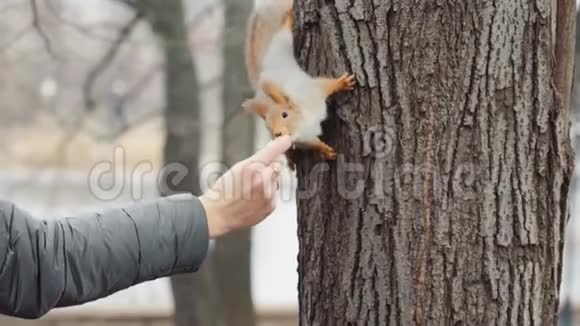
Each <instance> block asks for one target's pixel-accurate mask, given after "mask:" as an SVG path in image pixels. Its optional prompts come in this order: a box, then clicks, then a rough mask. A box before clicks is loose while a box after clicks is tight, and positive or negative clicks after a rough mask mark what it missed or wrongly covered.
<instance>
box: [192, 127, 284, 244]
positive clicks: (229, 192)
mask: <svg viewBox="0 0 580 326" xmlns="http://www.w3.org/2000/svg"><path fill="white" fill-rule="evenodd" d="M291 145H292V138H291V137H290V136H281V137H277V138H276V139H274V140H272V141H271V142H270V143H269V144H268V145H266V146H265V147H264V148H263V149H261V150H260V151H258V152H257V153H256V154H254V155H253V156H251V157H250V158H248V159H246V160H243V161H241V162H239V163H237V164H236V165H234V166H233V167H232V168H231V169H230V170H228V171H227V172H226V173H225V174H224V175H222V176H221V177H220V178H219V179H218V180H217V181H216V183H215V185H214V186H213V187H211V188H210V189H209V190H208V191H207V192H206V193H205V194H204V195H203V196H201V197H200V201H201V203H202V205H203V207H204V208H205V211H206V215H207V221H208V227H209V236H210V238H216V237H219V236H221V235H224V234H227V233H229V232H231V231H234V230H237V229H241V228H245V227H250V226H253V225H256V224H258V223H260V222H261V221H262V220H264V219H265V218H266V217H267V216H268V215H270V213H272V212H273V211H274V209H275V208H276V191H277V190H278V176H279V174H280V171H281V170H282V165H281V162H280V157H281V155H282V154H284V152H286V151H287V150H288V149H289V148H290V146H291Z"/></svg>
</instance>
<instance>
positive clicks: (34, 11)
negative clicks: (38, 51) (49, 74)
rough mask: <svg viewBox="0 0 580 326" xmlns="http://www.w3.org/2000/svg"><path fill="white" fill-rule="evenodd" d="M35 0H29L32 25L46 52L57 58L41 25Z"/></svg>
mask: <svg viewBox="0 0 580 326" xmlns="http://www.w3.org/2000/svg"><path fill="white" fill-rule="evenodd" d="M36 1H37V0H30V10H31V11H32V26H34V29H35V30H36V33H38V36H40V39H41V40H42V42H43V44H44V48H45V49H46V52H48V54H49V55H50V56H51V57H53V58H54V59H58V56H57V55H56V52H54V49H53V48H52V42H51V41H50V38H49V37H48V34H46V32H45V30H44V28H43V27H42V23H41V22H40V14H39V12H38V3H37V2H36Z"/></svg>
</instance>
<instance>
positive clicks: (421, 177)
mask: <svg viewBox="0 0 580 326" xmlns="http://www.w3.org/2000/svg"><path fill="white" fill-rule="evenodd" d="M294 10H295V12H294V14H295V16H296V17H295V18H296V25H295V38H296V44H295V49H296V54H297V56H298V58H299V60H300V62H301V63H302V64H303V66H304V67H305V68H306V69H307V70H308V71H309V72H310V73H313V74H317V75H321V74H322V75H334V76H338V75H339V74H341V73H343V72H344V71H350V72H353V73H354V74H355V75H356V77H357V80H358V82H359V84H360V87H359V88H358V89H357V90H355V91H354V92H353V93H352V94H345V95H339V96H337V97H335V98H334V99H333V100H332V102H331V106H330V111H331V113H330V119H329V121H328V122H327V123H326V124H325V126H324V127H325V128H324V130H325V132H324V138H325V140H327V141H328V142H329V143H330V144H331V145H334V146H335V147H336V149H337V150H338V152H339V153H340V156H339V159H338V160H337V161H336V162H332V163H330V164H329V165H328V166H325V165H319V164H320V163H321V160H320V159H319V158H317V157H315V156H314V155H312V154H309V153H303V154H302V155H301V158H300V160H299V162H298V163H299V164H298V178H299V193H298V195H299V229H298V235H299V238H300V254H299V257H298V260H299V274H300V278H299V293H300V322H301V325H347V324H348V325H355V324H356V325H386V324H389V325H481V324H484V323H485V324H498V325H554V324H556V319H557V304H558V287H559V284H560V272H561V254H562V252H561V249H562V242H563V235H564V226H565V223H566V220H567V215H568V206H567V198H566V197H567V193H568V187H569V182H570V178H571V171H572V152H571V147H570V141H569V135H568V132H569V121H568V115H567V114H566V110H567V109H565V108H564V106H563V105H562V97H560V96H559V92H558V90H557V89H556V88H555V86H554V85H560V84H566V83H567V82H568V81H564V82H563V83H560V82H558V81H555V80H554V78H553V75H554V73H555V66H556V64H555V62H554V60H553V58H554V57H556V58H558V55H556V56H555V55H554V51H555V48H556V46H555V45H554V40H553V36H552V28H551V22H552V21H553V19H554V17H555V12H553V11H552V6H551V1H550V0H537V1H526V0H482V1H447V2H445V1H431V0H422V1H407V0H355V1H345V0H336V1H333V2H328V1H320V0H300V1H296V2H295V8H294ZM558 59H561V58H558ZM562 71H565V70H562ZM564 75H566V74H564ZM568 85H569V84H568ZM564 92H566V90H564ZM563 96H567V95H566V94H564V95H563Z"/></svg>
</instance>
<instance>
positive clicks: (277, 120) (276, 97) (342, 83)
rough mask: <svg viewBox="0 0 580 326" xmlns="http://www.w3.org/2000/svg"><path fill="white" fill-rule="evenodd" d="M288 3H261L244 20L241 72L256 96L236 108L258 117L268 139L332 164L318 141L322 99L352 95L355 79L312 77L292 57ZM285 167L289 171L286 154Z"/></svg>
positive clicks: (329, 152) (323, 116) (330, 154)
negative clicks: (283, 139)
mask: <svg viewBox="0 0 580 326" xmlns="http://www.w3.org/2000/svg"><path fill="white" fill-rule="evenodd" d="M292 24H293V15H292V0H263V1H262V3H261V4H257V5H256V7H255V8H254V10H253V12H252V15H251V16H250V20H249V24H248V31H247V39H246V67H247V71H248V76H249V79H250V82H251V84H252V86H253V88H254V90H255V91H256V94H255V96H254V98H251V99H248V100H246V101H245V102H244V103H243V104H242V107H243V108H244V109H246V110H247V111H250V112H253V113H256V114H257V115H258V116H259V117H261V118H262V119H263V120H264V121H265V123H266V127H267V128H268V130H269V131H270V133H271V135H272V137H279V136H282V135H290V136H292V138H293V140H294V146H295V147H296V148H300V149H310V150H314V151H318V152H319V153H320V154H321V155H322V157H324V159H326V160H335V159H336V151H335V150H334V148H332V147H331V146H329V145H328V144H326V143H324V142H323V141H322V140H320V138H319V137H318V136H320V135H321V134H322V128H321V126H320V123H321V122H322V121H324V120H325V119H326V118H327V113H326V111H327V106H326V99H327V97H328V96H330V95H332V94H335V93H337V92H340V91H345V90H352V89H354V86H355V84H356V80H355V77H354V76H353V75H351V74H346V73H345V74H343V75H342V76H340V77H339V78H323V77H312V76H310V75H308V74H307V73H306V72H305V71H304V70H303V69H302V68H301V67H300V66H299V65H298V62H297V61H296V58H295V57H294V44H293V42H294V41H293V37H292ZM287 158H288V165H289V167H290V169H292V170H294V168H295V166H294V162H293V159H292V155H291V153H288V155H287Z"/></svg>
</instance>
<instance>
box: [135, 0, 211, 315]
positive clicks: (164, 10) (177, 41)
mask: <svg viewBox="0 0 580 326" xmlns="http://www.w3.org/2000/svg"><path fill="white" fill-rule="evenodd" d="M138 6H139V9H140V10H142V11H143V12H145V17H146V18H147V20H148V21H149V22H150V24H151V27H152V29H153V31H154V33H155V35H156V36H157V37H158V39H159V41H160V43H161V45H162V54H163V56H164V58H165V94H166V102H167V107H166V111H165V127H166V139H165V147H164V151H163V154H164V161H165V167H164V171H163V177H162V179H161V181H160V182H161V183H160V187H161V193H162V194H163V195H169V194H173V193H179V192H189V193H193V194H195V195H198V194H200V193H201V189H200V182H199V169H198V165H199V150H200V139H201V137H200V136H201V135H200V124H199V121H200V110H199V107H200V101H199V83H198V79H197V76H196V72H195V66H194V64H193V58H192V54H191V51H190V48H189V43H190V42H189V35H188V31H187V27H186V24H185V8H184V7H183V4H182V0H166V1H158V0H140V1H139V2H138ZM204 265H205V264H204ZM205 268H207V267H206V266H202V269H205ZM213 284H214V280H213V277H212V275H211V273H199V275H196V274H182V275H176V276H173V277H171V286H172V289H173V297H174V301H175V322H176V325H177V326H191V325H216V324H217V320H218V318H219V315H220V314H219V313H218V310H217V309H219V306H218V304H217V303H218V299H217V296H216V293H215V291H214V290H213V289H214V288H213V286H212V285H213Z"/></svg>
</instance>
